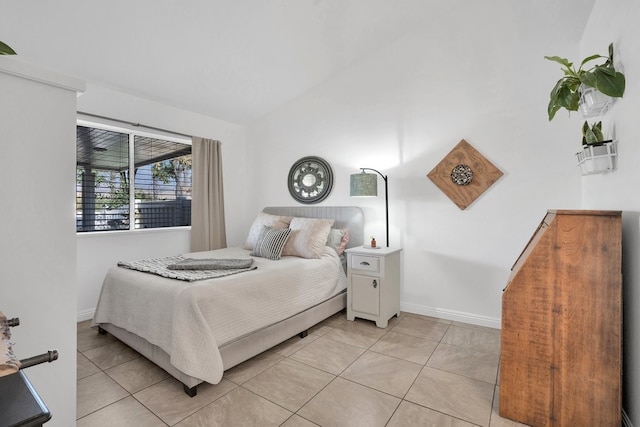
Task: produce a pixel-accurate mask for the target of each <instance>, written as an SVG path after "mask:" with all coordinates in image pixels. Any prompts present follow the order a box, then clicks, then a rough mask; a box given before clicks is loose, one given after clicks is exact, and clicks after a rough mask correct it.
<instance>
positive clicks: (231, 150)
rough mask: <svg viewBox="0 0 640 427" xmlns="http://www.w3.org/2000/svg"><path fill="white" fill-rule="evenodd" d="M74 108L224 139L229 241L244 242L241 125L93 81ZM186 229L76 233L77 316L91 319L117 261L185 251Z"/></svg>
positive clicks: (187, 241)
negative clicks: (109, 271) (143, 97)
mask: <svg viewBox="0 0 640 427" xmlns="http://www.w3.org/2000/svg"><path fill="white" fill-rule="evenodd" d="M78 111H81V112H84V113H90V114H97V115H101V116H106V117H111V118H115V119H118V120H123V121H128V122H130V123H141V124H143V125H147V126H153V127H156V128H160V129H168V130H171V131H173V132H177V133H183V134H186V135H194V136H202V137H205V138H212V139H218V140H220V141H222V157H223V173H224V192H225V203H226V205H225V217H226V222H227V243H228V244H229V245H238V244H240V243H242V242H243V241H244V238H245V229H246V222H247V221H251V220H250V219H247V218H248V217H249V216H252V215H254V214H253V213H252V214H251V215H248V214H247V215H245V212H246V209H245V207H246V204H247V191H246V188H247V177H246V173H245V171H246V169H247V165H246V161H245V158H246V156H245V151H246V147H245V137H244V128H243V127H241V126H239V125H237V124H233V123H229V122H225V121H222V120H218V119H214V118H211V117H206V116H203V115H200V114H195V113H191V112H189V111H185V110H180V109H177V108H173V107H170V106H167V105H162V104H158V103H156V102H152V101H148V100H144V99H141V98H138V97H135V96H131V95H127V94H124V93H121V92H117V91H114V90H111V89H107V88H104V87H101V86H99V85H95V84H89V85H88V86H87V91H86V93H85V94H84V95H83V96H82V97H81V98H80V99H79V100H78ZM112 124H116V123H112ZM118 125H119V126H122V127H124V128H127V127H128V128H133V129H136V128H135V127H132V126H127V125H125V124H121V123H120V124H118ZM138 129H139V128H138ZM74 158H75V154H74ZM245 216H246V217H247V218H245ZM190 232H191V230H190V227H186V228H180V229H170V230H169V229H167V230H162V229H156V230H139V231H131V232H102V233H85V234H79V235H78V237H77V242H76V244H77V254H78V263H77V271H76V276H77V282H78V299H77V320H78V321H80V320H86V319H91V318H92V316H93V312H94V310H95V307H96V303H97V302H98V297H99V295H100V289H101V286H102V280H103V279H104V275H105V273H106V272H107V270H108V269H109V268H110V267H112V266H114V265H115V263H117V262H118V261H120V260H135V259H143V258H154V257H161V256H168V255H175V254H177V253H185V252H189V250H190V241H191V240H190Z"/></svg>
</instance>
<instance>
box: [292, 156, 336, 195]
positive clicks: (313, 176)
mask: <svg viewBox="0 0 640 427" xmlns="http://www.w3.org/2000/svg"><path fill="white" fill-rule="evenodd" d="M287 184H288V186H289V193H291V197H293V198H294V199H296V200H297V201H299V202H300V203H307V204H312V203H318V202H321V201H322V200H324V199H326V198H327V196H328V195H329V193H331V188H332V187H333V171H332V170H331V166H330V165H329V163H327V162H326V161H325V160H324V159H321V158H320V157H314V156H309V157H303V158H301V159H300V160H298V161H297V162H295V163H294V164H293V166H291V170H290V171H289V178H288V180H287Z"/></svg>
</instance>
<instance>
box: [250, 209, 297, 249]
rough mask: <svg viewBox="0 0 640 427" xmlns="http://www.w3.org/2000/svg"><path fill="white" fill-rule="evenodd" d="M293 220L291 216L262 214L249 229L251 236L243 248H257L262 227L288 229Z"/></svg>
mask: <svg viewBox="0 0 640 427" xmlns="http://www.w3.org/2000/svg"><path fill="white" fill-rule="evenodd" d="M292 218H293V217H290V216H283V215H271V214H268V213H265V212H260V213H259V214H258V216H257V217H256V219H255V220H254V221H253V224H252V225H251V228H250V229H249V235H248V236H247V240H246V241H245V242H244V246H243V248H244V249H251V250H253V249H254V248H255V246H256V241H257V240H258V237H259V236H260V233H261V232H262V226H267V227H271V228H288V227H289V223H290V222H291V219H292Z"/></svg>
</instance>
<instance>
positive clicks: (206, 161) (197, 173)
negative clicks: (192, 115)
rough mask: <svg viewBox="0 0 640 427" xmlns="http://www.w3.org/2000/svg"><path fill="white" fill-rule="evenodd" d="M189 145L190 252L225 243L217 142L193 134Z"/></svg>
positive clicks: (220, 169) (220, 172)
mask: <svg viewBox="0 0 640 427" xmlns="http://www.w3.org/2000/svg"><path fill="white" fill-rule="evenodd" d="M192 144H193V145H192V147H191V158H192V175H191V198H192V200H191V251H192V252H198V251H210V250H212V249H219V248H224V247H226V246H227V234H226V232H225V223H224V192H223V190H222V154H221V151H222V150H221V146H222V143H220V141H215V140H213V139H205V138H199V137H197V136H194V137H193V140H192Z"/></svg>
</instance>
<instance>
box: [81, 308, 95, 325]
mask: <svg viewBox="0 0 640 427" xmlns="http://www.w3.org/2000/svg"><path fill="white" fill-rule="evenodd" d="M95 312H96V309H95V308H93V309H91V310H85V311H80V312H78V313H77V314H76V319H77V322H84V321H85V320H91V319H93V314H94V313H95Z"/></svg>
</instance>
